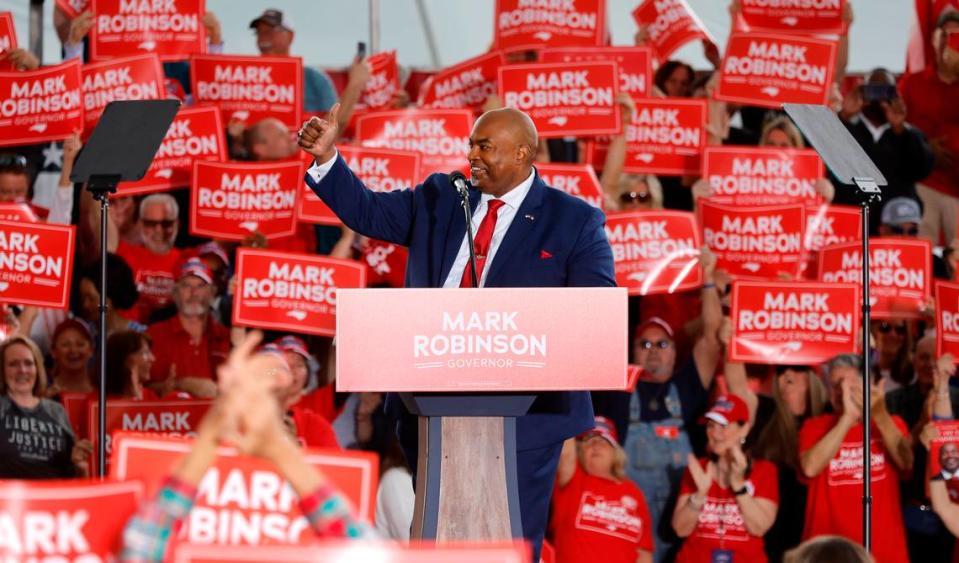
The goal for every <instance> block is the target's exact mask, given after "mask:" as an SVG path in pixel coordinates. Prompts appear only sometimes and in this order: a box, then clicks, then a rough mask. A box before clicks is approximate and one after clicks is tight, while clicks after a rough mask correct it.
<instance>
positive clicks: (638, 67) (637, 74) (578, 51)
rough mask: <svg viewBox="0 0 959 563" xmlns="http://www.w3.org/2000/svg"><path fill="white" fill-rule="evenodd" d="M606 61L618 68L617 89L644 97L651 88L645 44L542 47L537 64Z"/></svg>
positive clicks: (649, 53) (650, 65) (648, 51)
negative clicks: (638, 45) (635, 45)
mask: <svg viewBox="0 0 959 563" xmlns="http://www.w3.org/2000/svg"><path fill="white" fill-rule="evenodd" d="M593 61H608V62H614V63H616V68H617V69H619V91H620V92H624V93H626V94H629V95H630V96H632V97H634V98H645V97H647V96H649V95H650V94H651V92H652V87H653V51H652V50H651V49H649V48H648V47H566V48H554V49H543V50H542V51H540V53H539V62H541V63H584V62H593Z"/></svg>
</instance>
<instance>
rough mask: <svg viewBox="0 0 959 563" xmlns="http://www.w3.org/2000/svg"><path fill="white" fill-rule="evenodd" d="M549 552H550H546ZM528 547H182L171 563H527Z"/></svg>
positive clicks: (327, 543)
mask: <svg viewBox="0 0 959 563" xmlns="http://www.w3.org/2000/svg"><path fill="white" fill-rule="evenodd" d="M547 548H549V546H548V544H547V543H546V542H543V558H542V559H541V563H553V562H554V561H555V560H547V559H546V550H547ZM549 549H550V550H552V548H549ZM529 558H530V550H529V546H528V545H526V544H525V543H523V542H516V543H513V544H509V543H499V542H489V543H488V542H470V543H464V544H461V545H458V544H457V543H455V542H453V543H450V542H445V541H444V542H443V543H442V544H435V543H432V542H417V541H416V540H414V541H413V542H412V543H411V544H409V545H406V544H400V543H397V542H389V543H387V542H379V543H377V544H376V545H375V546H371V545H370V544H369V542H358V541H347V540H324V541H321V542H316V543H315V544H313V545H303V546H294V545H278V546H256V547H248V546H242V547H241V546H221V545H215V546H214V545H183V546H181V547H179V548H177V550H176V553H175V554H174V556H173V563H246V562H249V561H284V562H285V563H315V562H316V561H376V562H377V563H448V562H449V561H456V563H527V562H528V561H529Z"/></svg>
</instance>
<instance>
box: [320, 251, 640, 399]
mask: <svg viewBox="0 0 959 563" xmlns="http://www.w3.org/2000/svg"><path fill="white" fill-rule="evenodd" d="M494 266H495V264H494ZM626 299H627V295H626V290H625V289H623V288H579V287H578V288H534V287H530V288H524V289H523V291H522V292H517V291H516V290H515V289H508V288H483V289H461V290H459V291H448V290H443V289H409V288H407V289H378V290H376V291H368V290H343V291H340V292H339V293H338V295H337V301H338V311H337V319H336V337H337V350H336V389H337V391H386V390H392V391H397V392H405V391H435V392H444V391H456V392H466V391H557V390H576V389H611V390H612V389H615V390H622V389H624V388H625V386H626V343H627V342H628V340H629V339H628V338H627V336H626V309H627V307H626ZM558 304H562V306H558ZM370 311H376V315H371V314H370ZM410 311H416V314H415V315H410V314H409V312H410ZM383 319H390V322H388V323H385V322H383ZM584 326H588V327H590V329H589V331H588V334H586V333H584V332H583V330H582V327H584ZM370 342H376V346H370ZM384 366H389V368H388V370H389V374H390V376H389V377H383V373H384Z"/></svg>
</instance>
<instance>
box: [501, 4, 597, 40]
mask: <svg viewBox="0 0 959 563" xmlns="http://www.w3.org/2000/svg"><path fill="white" fill-rule="evenodd" d="M605 34H606V0H562V1H557V0H496V12H495V19H494V23H493V46H494V48H495V49H503V50H507V51H518V50H522V49H541V48H543V46H544V45H555V46H563V47H594V46H599V45H602V44H603V39H604V37H605Z"/></svg>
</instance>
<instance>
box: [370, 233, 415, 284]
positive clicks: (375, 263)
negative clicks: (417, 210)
mask: <svg viewBox="0 0 959 563" xmlns="http://www.w3.org/2000/svg"><path fill="white" fill-rule="evenodd" d="M360 254H361V255H362V257H361V258H360V261H361V262H363V263H364V264H365V265H366V267H367V270H366V279H367V282H366V285H367V287H381V286H384V285H385V286H387V287H403V286H404V285H406V260H407V259H408V258H409V256H410V253H409V251H408V250H407V249H406V247H404V246H400V245H398V244H393V243H392V242H386V241H383V240H374V239H371V238H366V237H363V242H362V246H361V248H360Z"/></svg>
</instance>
